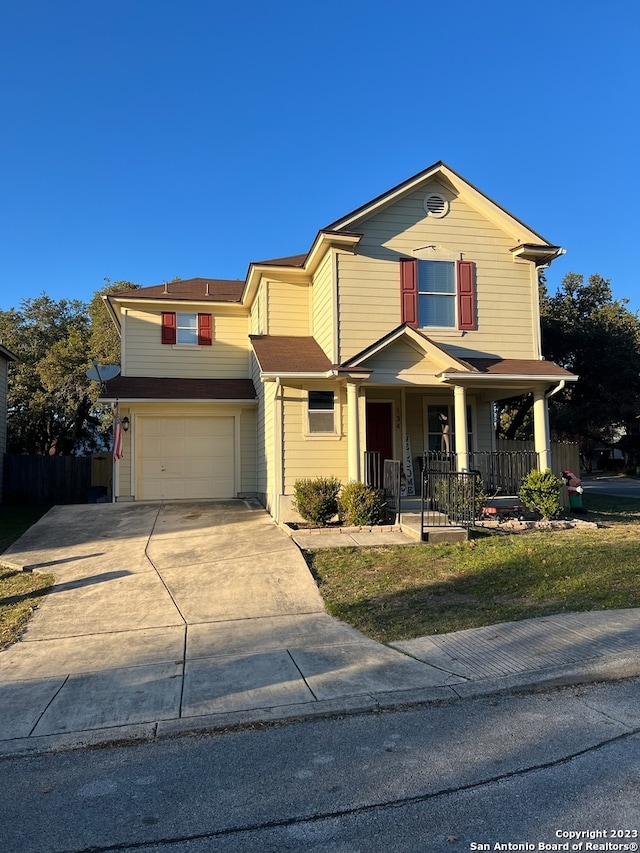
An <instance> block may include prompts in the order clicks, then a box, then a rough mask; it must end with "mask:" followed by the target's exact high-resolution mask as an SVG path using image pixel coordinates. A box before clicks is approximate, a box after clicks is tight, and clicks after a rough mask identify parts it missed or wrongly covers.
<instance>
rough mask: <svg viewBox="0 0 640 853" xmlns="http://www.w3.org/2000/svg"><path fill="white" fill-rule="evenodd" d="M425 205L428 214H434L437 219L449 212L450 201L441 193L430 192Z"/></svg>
mask: <svg viewBox="0 0 640 853" xmlns="http://www.w3.org/2000/svg"><path fill="white" fill-rule="evenodd" d="M423 206H424V209H425V213H426V214H427V216H433V217H434V218H435V219H442V217H443V216H446V215H447V213H449V202H448V201H447V200H446V198H445V197H444V196H443V195H440V193H429V195H428V196H427V197H426V198H425V200H424V203H423Z"/></svg>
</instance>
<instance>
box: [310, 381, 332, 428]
mask: <svg viewBox="0 0 640 853" xmlns="http://www.w3.org/2000/svg"><path fill="white" fill-rule="evenodd" d="M307 413H308V424H309V432H310V433H335V431H336V426H335V399H334V394H333V391H309V397H308V406H307Z"/></svg>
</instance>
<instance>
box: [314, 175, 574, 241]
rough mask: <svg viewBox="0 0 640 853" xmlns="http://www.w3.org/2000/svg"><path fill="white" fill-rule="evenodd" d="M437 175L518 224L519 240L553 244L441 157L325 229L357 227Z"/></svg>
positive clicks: (493, 214) (497, 216) (508, 223)
mask: <svg viewBox="0 0 640 853" xmlns="http://www.w3.org/2000/svg"><path fill="white" fill-rule="evenodd" d="M435 177H440V178H442V179H444V182H445V183H447V184H448V185H450V186H451V187H452V188H453V189H454V190H456V192H458V193H460V194H461V195H464V197H465V198H466V200H467V201H468V202H469V203H470V204H471V205H473V206H475V207H477V208H479V209H482V210H483V211H484V213H485V214H486V215H487V216H489V217H490V218H492V219H494V220H496V221H497V223H501V225H502V228H503V229H504V230H508V231H512V230H514V226H516V228H515V230H516V232H517V233H518V235H519V243H522V244H527V245H535V246H538V245H540V244H541V243H542V244H543V245H544V246H551V244H550V243H549V241H548V240H545V238H544V237H542V236H541V235H540V234H538V233H536V232H535V231H533V229H531V228H530V227H529V226H528V225H526V224H525V223H524V222H522V220H520V219H518V218H517V217H515V216H514V215H513V214H512V213H509V211H508V210H506V209H505V208H504V207H502V206H501V205H499V204H498V203H497V202H495V201H494V200H493V199H491V198H489V196H488V195H485V193H483V192H482V191H481V190H479V189H478V188H477V187H475V186H474V185H473V184H471V183H469V181H467V180H466V179H465V178H463V177H462V175H459V174H458V173H457V172H455V171H454V170H453V169H452V168H451V167H450V166H447V164H446V163H444V162H443V161H442V160H438V162H437V163H434V164H433V165H432V166H429V167H428V168H427V169H423V171H422V172H418V174H417V175H414V176H413V177H411V178H407V180H405V181H402V183H400V184H398V185H397V186H395V187H392V188H391V189H390V190H387V191H386V192H384V193H382V194H381V195H379V196H376V198H374V199H372V200H371V201H368V202H367V203H366V204H363V205H361V206H360V207H357V208H356V209H355V210H352V211H351V213H347V214H346V215H345V216H342V217H341V218H340V219H337V220H336V221H335V222H332V223H331V224H330V225H328V226H327V227H326V229H322V230H323V231H326V230H332V231H342V230H344V229H348V228H354V227H355V228H357V227H358V224H359V223H360V222H362V221H364V220H366V219H368V218H369V217H371V216H373V215H374V214H375V213H377V212H378V211H380V210H382V209H384V208H385V207H387V206H389V205H390V204H393V203H394V202H396V201H397V200H398V199H399V198H402V197H403V196H407V195H409V194H410V193H413V192H415V191H416V190H417V189H419V188H420V186H421V185H422V184H427V183H428V182H429V181H431V180H432V179H433V178H435ZM554 248H557V249H558V253H560V251H561V250H560V249H559V247H554Z"/></svg>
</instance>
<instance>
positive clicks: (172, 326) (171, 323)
mask: <svg viewBox="0 0 640 853" xmlns="http://www.w3.org/2000/svg"><path fill="white" fill-rule="evenodd" d="M175 342H176V315H175V312H174V311H163V312H162V343H163V344H175Z"/></svg>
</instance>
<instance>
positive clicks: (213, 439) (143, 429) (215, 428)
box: [136, 415, 236, 500]
mask: <svg viewBox="0 0 640 853" xmlns="http://www.w3.org/2000/svg"><path fill="white" fill-rule="evenodd" d="M136 446H137V476H136V480H137V490H136V497H137V499H138V500H159V499H162V498H166V499H170V500H175V499H180V498H193V499H203V498H233V497H235V495H236V487H235V418H234V417H233V416H219V417H209V416H190V417H177V416H175V417H174V416H167V417H154V416H150V415H144V416H139V417H138V418H137V419H136Z"/></svg>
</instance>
